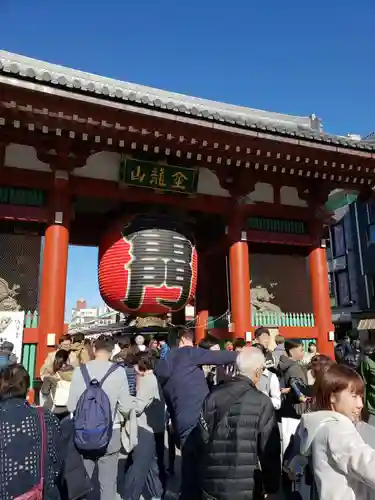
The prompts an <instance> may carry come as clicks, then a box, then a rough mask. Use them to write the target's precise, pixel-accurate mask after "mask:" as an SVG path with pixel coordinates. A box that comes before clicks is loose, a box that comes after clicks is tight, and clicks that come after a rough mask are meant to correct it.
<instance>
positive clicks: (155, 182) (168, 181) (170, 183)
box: [120, 158, 198, 194]
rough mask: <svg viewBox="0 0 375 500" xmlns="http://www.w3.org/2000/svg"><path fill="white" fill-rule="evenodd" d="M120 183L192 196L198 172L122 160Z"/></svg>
mask: <svg viewBox="0 0 375 500" xmlns="http://www.w3.org/2000/svg"><path fill="white" fill-rule="evenodd" d="M120 183H121V184H125V185H128V186H135V187H143V188H149V189H158V190H162V191H170V192H174V193H183V194H192V193H195V192H196V190H197V183H198V170H197V169H195V168H186V167H174V166H171V165H164V164H161V163H154V162H150V161H143V160H136V159H134V158H124V159H123V160H122V161H121V167H120Z"/></svg>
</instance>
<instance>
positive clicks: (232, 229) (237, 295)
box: [228, 211, 251, 338]
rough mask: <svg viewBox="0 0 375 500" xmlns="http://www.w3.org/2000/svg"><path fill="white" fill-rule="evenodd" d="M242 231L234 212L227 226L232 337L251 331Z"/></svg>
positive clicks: (248, 273) (246, 254) (245, 255)
mask: <svg viewBox="0 0 375 500" xmlns="http://www.w3.org/2000/svg"><path fill="white" fill-rule="evenodd" d="M243 234H244V233H243V232H242V216H241V214H240V213H239V212H238V211H235V212H234V216H233V218H232V219H231V221H230V223H229V226H228V235H229V241H230V246H229V276H230V298H231V315H232V324H233V326H234V337H235V338H239V337H241V338H244V337H245V334H246V332H250V331H251V306H250V266H249V248H248V245H247V241H246V236H243Z"/></svg>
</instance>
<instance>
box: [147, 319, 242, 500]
mask: <svg viewBox="0 0 375 500" xmlns="http://www.w3.org/2000/svg"><path fill="white" fill-rule="evenodd" d="M237 354H238V353H236V352H231V351H211V350H208V349H201V348H200V347H194V335H193V333H192V332H191V331H190V330H188V329H186V328H182V329H181V330H180V332H179V346H178V348H177V349H172V350H171V351H170V352H169V353H168V355H167V356H166V358H165V359H161V360H159V362H158V364H157V365H156V368H155V374H156V376H157V378H158V380H159V383H160V385H161V387H162V389H163V394H164V397H165V402H166V404H167V407H168V411H169V413H170V415H171V420H172V425H173V429H174V432H175V433H176V437H177V439H178V440H179V443H180V445H181V454H182V471H181V473H182V484H181V499H183V500H196V499H197V498H198V497H197V496H196V494H195V490H196V484H197V481H196V479H197V473H198V471H197V458H198V457H197V448H196V446H195V443H194V439H193V437H190V435H191V433H192V431H193V430H194V429H195V428H196V426H197V424H198V420H199V415H200V412H201V409H202V404H203V401H204V399H205V398H206V396H207V395H208V393H209V390H208V386H207V382H206V378H205V375H204V372H203V370H202V366H204V365H227V364H231V363H234V362H235V360H236V358H237Z"/></svg>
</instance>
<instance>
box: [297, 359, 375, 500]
mask: <svg viewBox="0 0 375 500" xmlns="http://www.w3.org/2000/svg"><path fill="white" fill-rule="evenodd" d="M314 393H315V396H314V397H315V411H313V412H312V413H308V414H305V415H303V416H302V419H301V423H300V426H299V428H298V431H297V433H296V435H297V437H298V440H299V452H300V455H299V457H294V458H293V459H292V460H291V462H290V463H289V465H288V467H289V470H293V469H294V470H295V467H294V465H295V459H296V458H298V460H299V463H300V464H301V460H300V459H301V457H302V458H304V459H305V460H306V461H307V462H309V465H310V467H311V469H312V473H313V478H314V485H315V488H316V492H317V495H318V498H319V499H320V500H335V499H337V500H349V499H350V500H365V499H367V498H368V495H369V494H370V493H374V492H375V474H374V470H373V464H374V463H375V449H374V448H372V447H371V446H369V445H368V444H367V443H365V442H364V440H363V439H362V437H361V435H360V433H359V432H358V429H357V427H356V425H357V423H358V422H359V420H360V419H361V414H362V409H363V395H364V383H363V380H362V378H361V377H360V376H359V375H358V373H357V372H356V371H355V370H353V369H352V368H350V367H348V366H346V365H338V364H333V365H332V366H331V367H330V368H329V369H328V370H326V371H323V372H322V373H321V374H320V375H319V376H318V378H317V380H316V383H315V390H314ZM293 461H294V463H293Z"/></svg>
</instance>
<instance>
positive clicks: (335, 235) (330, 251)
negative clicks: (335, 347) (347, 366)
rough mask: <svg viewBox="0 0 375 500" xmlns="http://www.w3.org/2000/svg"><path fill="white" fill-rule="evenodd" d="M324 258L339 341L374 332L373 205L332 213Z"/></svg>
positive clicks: (367, 203)
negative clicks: (352, 333)
mask: <svg viewBox="0 0 375 500" xmlns="http://www.w3.org/2000/svg"><path fill="white" fill-rule="evenodd" d="M335 220H336V222H335V223H334V224H333V225H331V226H330V227H329V239H328V240H327V258H328V271H329V284H330V295H331V304H332V320H333V323H334V324H335V331H336V333H337V336H338V337H340V336H341V335H343V334H344V333H347V332H349V331H351V330H357V331H358V332H359V333H360V335H361V338H363V339H365V338H367V337H368V330H375V201H374V200H372V199H371V200H369V201H356V202H355V203H352V204H351V205H348V206H346V207H343V208H341V209H340V210H338V211H337V212H336V213H335Z"/></svg>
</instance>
